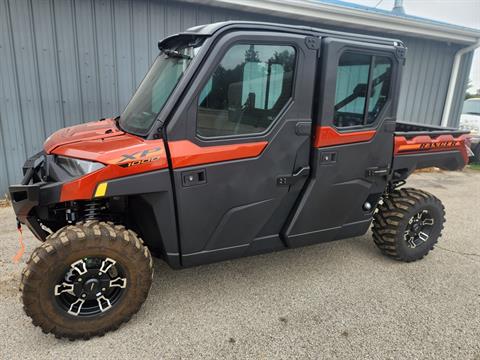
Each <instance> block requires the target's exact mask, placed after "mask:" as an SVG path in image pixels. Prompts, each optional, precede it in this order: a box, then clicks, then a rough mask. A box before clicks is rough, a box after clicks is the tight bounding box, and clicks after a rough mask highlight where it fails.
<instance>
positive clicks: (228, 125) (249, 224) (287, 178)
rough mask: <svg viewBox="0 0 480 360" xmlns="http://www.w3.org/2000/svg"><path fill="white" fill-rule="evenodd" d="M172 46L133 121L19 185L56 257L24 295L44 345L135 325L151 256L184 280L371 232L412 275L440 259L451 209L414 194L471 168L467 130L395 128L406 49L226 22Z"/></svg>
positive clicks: (74, 141)
mask: <svg viewBox="0 0 480 360" xmlns="http://www.w3.org/2000/svg"><path fill="white" fill-rule="evenodd" d="M158 45H159V50H160V52H159V55H158V57H157V58H156V60H155V61H154V63H153V65H152V67H151V68H150V70H149V72H148V73H147V75H146V77H145V78H144V80H143V82H142V83H141V84H140V86H139V87H138V89H137V91H136V93H135V94H134V96H133V97H132V99H131V101H130V102H129V104H128V105H127V107H126V108H125V110H124V111H123V113H122V114H121V116H119V117H117V118H110V119H102V120H100V121H97V122H92V123H86V124H82V125H77V126H73V127H69V128H66V129H62V130H59V131H57V132H56V133H54V134H53V135H52V136H50V137H49V138H48V139H47V140H46V142H45V145H44V149H43V151H42V152H40V153H38V154H37V155H35V156H33V157H32V158H31V159H29V160H28V161H27V162H26V163H25V165H24V169H23V171H24V179H23V181H22V184H21V185H14V186H11V187H10V195H11V199H12V202H13V206H14V209H15V213H16V215H17V218H18V221H19V222H20V223H23V224H26V225H27V226H28V228H29V229H30V230H31V231H32V232H33V234H34V235H35V236H36V237H37V238H38V239H39V240H41V241H42V242H43V243H42V245H41V246H40V247H38V248H37V249H36V250H35V251H34V252H33V254H32V255H31V258H30V260H29V261H28V263H27V267H26V268H25V270H24V272H23V275H22V282H21V289H22V296H23V302H24V308H25V311H26V313H27V314H28V315H29V316H31V317H32V319H33V323H34V324H35V325H38V326H40V327H41V328H42V329H43V331H44V332H51V333H54V334H55V335H56V336H58V337H68V338H70V339H75V338H89V337H92V336H95V335H102V334H104V333H105V332H107V331H109V330H112V329H115V328H117V327H118V326H119V325H120V324H121V323H123V322H125V321H127V320H128V319H129V318H130V317H131V316H132V315H133V314H134V313H135V312H136V311H138V309H139V308H140V306H141V304H142V303H143V301H144V300H145V298H146V297H147V294H148V291H149V288H150V285H151V282H152V275H153V268H152V258H151V255H150V253H151V252H152V253H153V254H154V255H156V256H158V257H160V258H162V259H164V260H165V261H166V262H167V263H168V264H169V265H170V266H172V267H174V268H181V267H186V266H192V265H198V264H204V263H208V262H213V261H219V260H225V259H232V258H236V257H241V256H247V255H253V254H259V253H264V252H269V251H275V250H280V249H285V248H292V247H298V246H303V245H308V244H314V243H319V242H326V241H332V240H339V239H344V238H349V237H352V236H358V235H362V234H365V233H366V232H367V230H368V228H369V226H370V224H371V223H372V220H373V238H374V241H375V244H376V245H377V246H378V247H379V248H380V250H381V251H382V252H383V253H384V254H385V255H387V256H390V257H392V258H394V259H396V260H401V261H407V262H409V261H415V260H418V259H421V258H422V257H423V256H425V255H426V254H427V253H428V252H429V251H430V250H431V249H432V248H433V247H434V245H435V243H436V242H437V239H438V238H439V236H440V233H441V230H442V228H443V223H444V221H445V219H444V215H445V213H444V208H443V206H442V203H441V202H440V200H438V199H437V198H436V197H434V196H433V195H431V194H429V193H426V192H424V191H422V190H416V189H412V188H405V187H400V186H402V185H404V183H405V179H406V178H407V177H408V176H409V175H410V174H411V173H412V172H413V171H414V170H415V169H418V168H425V167H430V166H436V167H439V168H442V169H448V170H456V169H461V168H462V167H463V166H464V165H465V164H466V162H467V149H466V144H465V141H466V132H462V131H458V130H455V129H445V128H436V127H431V126H423V125H413V124H409V123H400V122H396V113H397V103H398V98H399V90H400V78H401V73H402V66H403V64H404V62H405V57H406V49H405V47H404V45H403V44H402V42H400V41H398V40H392V39H386V38H379V37H370V36H363V35H356V34H348V33H340V32H332V31H324V30H320V29H315V28H310V27H300V26H288V25H279V24H268V23H251V22H224V23H217V24H211V25H206V26H198V27H195V28H191V29H189V30H187V31H186V32H184V33H181V34H178V35H174V36H171V37H168V38H166V39H164V40H163V41H161V42H160V43H159V44H158ZM432 91H435V89H432ZM319 261H321V260H319Z"/></svg>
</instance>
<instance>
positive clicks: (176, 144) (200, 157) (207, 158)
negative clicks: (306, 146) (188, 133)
mask: <svg viewBox="0 0 480 360" xmlns="http://www.w3.org/2000/svg"><path fill="white" fill-rule="evenodd" d="M267 144H268V143H267V142H266V141H258V142H251V143H242V144H232V145H215V146H205V147H203V146H198V145H196V144H194V143H192V142H191V141H189V140H179V141H172V142H169V143H168V147H169V149H170V155H171V156H172V166H173V168H174V169H177V168H182V167H187V166H195V165H202V164H209V163H214V162H220V161H228V160H238V159H245V158H252V157H256V156H258V155H260V154H261V153H262V151H263V149H265V147H266V146H267Z"/></svg>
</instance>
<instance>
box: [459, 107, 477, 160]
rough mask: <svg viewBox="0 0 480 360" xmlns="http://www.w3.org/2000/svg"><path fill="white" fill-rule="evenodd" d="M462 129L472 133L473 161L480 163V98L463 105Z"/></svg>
mask: <svg viewBox="0 0 480 360" xmlns="http://www.w3.org/2000/svg"><path fill="white" fill-rule="evenodd" d="M460 129H462V130H468V131H470V139H471V149H472V152H473V153H474V159H473V161H475V162H480V98H472V99H468V100H465V102H464V103H463V109H462V115H461V116H460Z"/></svg>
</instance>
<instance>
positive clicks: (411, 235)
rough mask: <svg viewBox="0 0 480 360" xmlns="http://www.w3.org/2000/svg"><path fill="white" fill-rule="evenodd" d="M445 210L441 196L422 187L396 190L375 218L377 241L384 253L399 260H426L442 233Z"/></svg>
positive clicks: (374, 235)
mask: <svg viewBox="0 0 480 360" xmlns="http://www.w3.org/2000/svg"><path fill="white" fill-rule="evenodd" d="M444 222H445V209H444V207H443V204H442V203H441V201H440V200H439V199H437V198H436V197H435V196H433V195H432V194H430V193H427V192H425V191H422V190H417V189H411V188H402V189H399V190H394V191H392V192H391V193H390V194H388V196H386V197H385V198H384V199H383V201H382V203H381V204H380V205H379V207H378V209H377V212H376V213H375V216H374V218H373V228H372V232H373V240H374V241H375V244H376V245H377V246H378V248H379V249H380V250H381V251H382V253H383V254H385V255H387V256H389V257H391V258H394V259H395V260H400V261H405V262H411V261H416V260H420V259H422V258H423V257H424V256H425V255H427V254H428V253H429V251H430V250H432V249H433V247H434V246H435V244H436V243H437V241H438V238H439V237H440V236H441V232H442V229H443V224H444Z"/></svg>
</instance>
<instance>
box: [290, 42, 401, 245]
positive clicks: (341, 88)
mask: <svg viewBox="0 0 480 360" xmlns="http://www.w3.org/2000/svg"><path fill="white" fill-rule="evenodd" d="M396 52H397V49H396V48H395V46H394V45H393V44H392V45H380V44H370V43H362V42H358V41H349V40H342V39H332V38H327V39H324V41H323V45H322V58H321V60H320V62H319V69H320V71H319V72H320V74H321V77H320V81H319V83H318V88H317V94H318V95H317V101H318V105H317V107H316V115H315V116H314V119H315V124H314V127H315V137H314V141H313V148H312V175H311V178H310V179H309V182H308V184H307V185H306V188H305V191H304V194H303V196H302V198H301V200H300V201H299V202H298V204H297V207H296V209H295V211H294V214H293V215H292V217H291V219H290V222H289V224H288V226H287V227H286V230H285V234H284V236H285V238H286V239H287V242H288V244H289V245H290V246H299V245H305V244H309V243H316V242H322V241H330V240H335V239H341V238H346V237H351V236H356V235H361V234H364V233H365V232H366V231H367V229H368V226H369V225H370V221H371V218H372V215H373V211H374V209H375V207H376V204H377V202H378V201H379V199H380V197H381V195H382V193H383V191H384V189H385V186H386V184H387V175H388V172H389V170H390V169H389V166H390V164H391V159H392V151H393V131H394V128H395V115H396V110H397V109H396V101H394V99H395V98H396V97H398V89H399V83H400V81H399V79H400V71H399V70H400V66H399V61H401V59H397V57H396V56H395V54H396Z"/></svg>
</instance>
